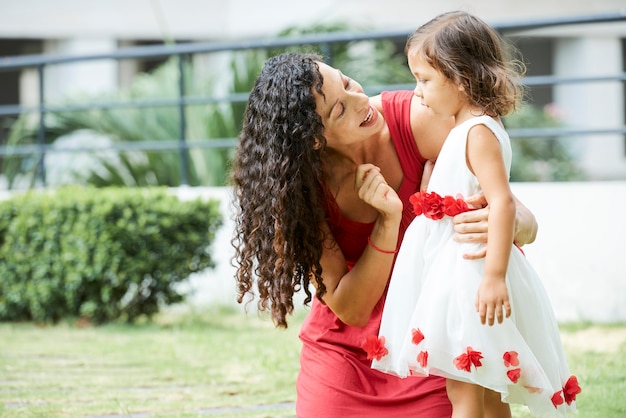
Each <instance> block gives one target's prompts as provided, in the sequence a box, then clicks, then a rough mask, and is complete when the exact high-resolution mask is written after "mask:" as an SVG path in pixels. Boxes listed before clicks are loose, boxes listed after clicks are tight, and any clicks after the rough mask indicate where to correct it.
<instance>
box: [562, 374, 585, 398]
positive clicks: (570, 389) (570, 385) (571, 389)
mask: <svg viewBox="0 0 626 418" xmlns="http://www.w3.org/2000/svg"><path fill="white" fill-rule="evenodd" d="M580 392H582V389H581V388H580V386H579V385H578V379H577V378H576V376H570V378H569V379H567V382H566V383H565V386H563V397H564V398H565V402H567V404H568V405H571V404H572V402H574V401H575V400H576V395H578V394H579V393H580Z"/></svg>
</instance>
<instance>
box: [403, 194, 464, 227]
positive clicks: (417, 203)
mask: <svg viewBox="0 0 626 418" xmlns="http://www.w3.org/2000/svg"><path fill="white" fill-rule="evenodd" d="M409 203H411V205H413V213H415V215H417V216H419V215H424V216H426V217H427V218H430V219H432V220H435V221H437V220H439V219H441V218H443V217H444V216H445V215H448V216H455V215H458V214H459V213H463V212H467V211H469V210H471V209H470V207H469V206H468V205H467V203H466V202H465V200H463V196H462V195H461V194H458V195H457V196H456V198H455V197H453V196H445V197H441V196H439V195H438V194H437V193H436V192H430V193H429V192H425V191H421V192H417V193H414V194H413V195H411V196H410V197H409Z"/></svg>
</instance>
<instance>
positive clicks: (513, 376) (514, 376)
mask: <svg viewBox="0 0 626 418" xmlns="http://www.w3.org/2000/svg"><path fill="white" fill-rule="evenodd" d="M521 374H522V369H511V370H509V371H507V372H506V375H507V376H508V377H509V380H510V381H511V382H513V383H517V381H518V380H519V377H520V375H521Z"/></svg>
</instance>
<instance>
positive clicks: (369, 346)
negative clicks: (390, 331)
mask: <svg viewBox="0 0 626 418" xmlns="http://www.w3.org/2000/svg"><path fill="white" fill-rule="evenodd" d="M361 348H363V350H365V352H366V353H367V359H368V360H372V359H376V360H380V359H381V358H383V357H384V356H386V355H387V353H389V350H387V347H385V337H377V336H376V335H368V336H367V338H365V342H364V343H363V344H362V345H361Z"/></svg>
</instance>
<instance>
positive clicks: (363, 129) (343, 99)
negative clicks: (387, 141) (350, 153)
mask: <svg viewBox="0 0 626 418" xmlns="http://www.w3.org/2000/svg"><path fill="white" fill-rule="evenodd" d="M319 69H320V73H321V74H322V77H324V84H323V86H322V92H323V93H324V95H323V96H322V95H319V94H315V96H316V97H315V101H316V107H317V113H318V114H319V115H320V116H321V118H322V123H323V124H324V137H325V138H326V141H327V146H328V147H331V148H334V147H338V146H341V145H350V144H354V143H358V142H362V141H364V140H365V139H366V138H368V137H370V136H371V135H373V134H375V133H377V132H378V131H380V130H381V128H382V127H383V126H384V123H385V121H384V119H383V118H382V116H381V115H380V113H378V111H377V110H376V109H375V108H374V106H372V105H371V104H370V100H369V97H368V96H367V95H366V94H365V93H364V92H363V88H362V87H361V85H360V84H359V83H357V82H356V81H354V80H352V79H351V78H349V77H346V76H345V75H344V74H342V73H341V71H339V70H337V69H336V68H333V67H331V66H329V65H327V64H324V63H322V62H320V63H319Z"/></svg>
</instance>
